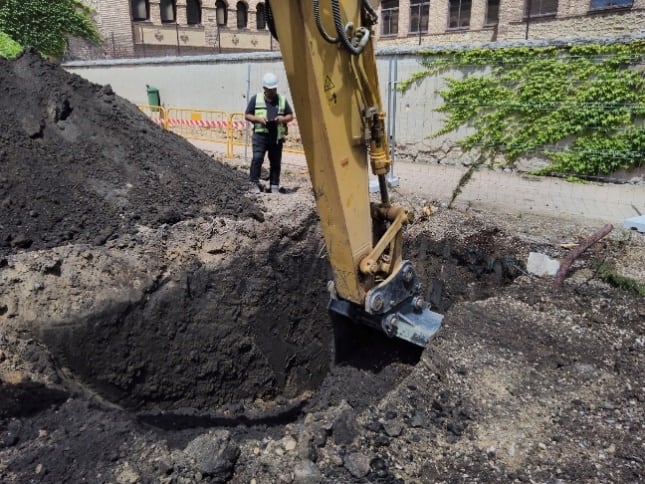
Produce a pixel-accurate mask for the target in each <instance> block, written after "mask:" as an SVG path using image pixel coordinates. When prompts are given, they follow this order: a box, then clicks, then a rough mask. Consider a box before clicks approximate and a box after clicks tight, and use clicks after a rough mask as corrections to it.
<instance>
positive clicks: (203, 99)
mask: <svg viewBox="0 0 645 484" xmlns="http://www.w3.org/2000/svg"><path fill="white" fill-rule="evenodd" d="M639 38H645V36H641V37H639ZM567 43H570V42H567ZM581 43H584V41H581ZM495 45H497V46H500V45H501V44H499V43H497V44H495ZM514 45H534V46H544V45H555V44H554V43H549V44H547V43H545V42H533V43H530V42H529V43H525V42H524V43H521V44H514ZM559 45H565V43H560V44H559ZM419 59H420V56H419V50H418V49H416V48H415V49H409V48H408V49H405V48H389V49H380V50H379V51H378V55H377V69H378V73H379V80H380V86H381V99H382V103H383V108H384V110H385V111H386V113H387V116H388V117H387V123H388V124H387V127H388V132H389V133H390V135H391V136H392V138H393V141H394V143H393V144H392V145H393V147H394V148H395V153H394V154H395V157H396V158H399V159H409V160H416V161H426V162H427V161H431V162H438V163H468V162H470V161H472V158H473V156H474V155H471V154H464V153H462V152H461V150H460V149H459V147H458V146H457V145H456V143H455V142H456V141H457V140H458V139H461V138H463V137H464V135H466V134H467V133H468V130H467V129H466V128H463V129H461V130H459V131H457V132H452V133H449V134H448V135H445V136H442V137H438V138H430V135H431V134H433V133H436V132H437V131H439V130H440V129H441V127H442V125H443V121H444V115H443V114H442V113H438V112H437V111H436V108H437V107H439V106H440V105H441V104H442V99H441V97H440V96H439V94H438V92H439V91H440V90H441V89H443V88H445V87H446V82H445V79H446V78H447V77H451V78H459V77H461V76H462V75H463V72H459V71H452V72H447V73H444V74H442V75H437V76H431V77H428V78H426V79H424V80H423V82H421V83H419V84H418V85H414V86H412V87H411V88H410V89H409V90H408V92H406V93H405V94H402V93H400V92H397V91H396V89H395V88H396V84H397V82H398V81H402V80H405V79H408V78H409V77H410V76H411V75H412V74H413V73H415V72H418V71H419V70H421V66H420V64H419ZM64 67H65V68H66V69H67V70H68V71H70V72H73V73H76V74H78V75H80V76H82V77H84V78H86V79H88V80H90V81H92V82H95V83H97V84H110V85H111V86H112V88H113V89H114V91H115V92H116V93H117V94H119V95H120V96H122V97H124V98H126V99H128V100H130V101H131V102H133V103H135V104H147V103H148V101H147V93H146V84H149V85H151V86H154V87H156V88H158V89H159V91H160V95H161V102H162V104H163V105H165V106H174V107H184V108H194V109H202V110H204V109H208V110H219V111H226V112H229V113H230V112H243V111H244V110H245V108H246V105H247V103H248V99H249V97H250V96H252V95H253V94H255V93H256V92H258V91H259V90H260V89H261V88H260V86H261V79H262V76H263V74H264V73H265V72H267V71H272V72H274V73H275V74H276V75H277V76H278V79H279V83H280V87H279V90H280V91H281V92H283V93H285V94H286V95H287V96H288V98H289V99H290V98H291V96H290V94H289V89H288V85H287V81H286V74H285V71H284V68H283V66H282V60H281V57H280V55H279V54H278V53H274V52H269V53H255V54H221V55H215V56H199V57H197V56H196V57H176V58H170V57H166V58H157V59H127V60H124V59H122V60H112V61H90V62H70V63H67V64H65V65H64ZM298 115H299V113H297V112H296V118H297V117H298ZM536 162H537V164H538V165H539V164H540V160H532V161H531V163H532V165H531V166H535V163H536Z"/></svg>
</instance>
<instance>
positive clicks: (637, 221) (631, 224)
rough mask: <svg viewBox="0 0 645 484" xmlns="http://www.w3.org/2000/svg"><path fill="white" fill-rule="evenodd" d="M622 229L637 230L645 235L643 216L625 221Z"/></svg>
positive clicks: (644, 218)
mask: <svg viewBox="0 0 645 484" xmlns="http://www.w3.org/2000/svg"><path fill="white" fill-rule="evenodd" d="M623 227H624V228H626V229H629V230H637V231H639V232H642V233H645V215H639V216H638V217H631V218H628V219H625V222H624V223H623Z"/></svg>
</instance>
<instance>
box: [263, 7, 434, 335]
mask: <svg viewBox="0 0 645 484" xmlns="http://www.w3.org/2000/svg"><path fill="white" fill-rule="evenodd" d="M265 7H266V18H267V24H268V27H269V30H270V32H271V34H272V35H273V37H274V38H275V39H276V40H277V41H278V43H279V45H280V50H281V53H282V61H283V64H284V67H285V71H286V74H287V80H288V83H289V89H290V91H291V96H292V101H293V106H294V109H295V112H296V115H297V116H298V125H299V128H300V134H301V138H302V144H303V147H304V151H305V157H306V160H307V166H308V171H309V176H310V178H311V183H312V186H313V193H314V197H315V200H316V205H317V210H318V214H319V216H320V223H321V228H322V231H323V235H324V239H325V245H326V248H327V253H328V257H329V262H330V264H331V267H332V271H333V281H330V282H329V284H328V290H329V293H330V302H329V306H328V308H329V312H330V315H331V316H332V320H333V321H334V323H335V325H336V327H338V325H345V324H352V323H355V324H358V325H366V326H369V327H371V328H374V329H377V330H379V331H382V332H384V333H385V334H386V335H387V336H389V337H392V338H399V339H401V340H404V341H407V342H409V343H412V344H414V345H417V346H420V347H425V346H426V345H427V344H428V342H429V341H430V340H431V338H432V337H433V336H434V335H435V334H436V333H437V331H438V330H439V329H440V327H441V322H442V318H443V317H442V315H440V314H438V313H436V312H434V311H431V310H430V307H429V305H428V304H427V303H426V302H425V301H424V299H423V297H422V296H421V295H420V289H421V284H420V282H419V280H418V277H417V275H416V272H415V270H414V268H413V266H412V264H411V262H410V261H408V260H404V259H403V227H404V226H405V225H406V224H408V223H410V222H411V221H412V220H411V218H412V216H411V214H410V213H409V212H408V211H407V210H405V209H404V208H402V207H397V206H394V205H393V204H391V203H390V197H389V193H388V183H387V179H386V175H387V174H388V173H389V172H390V168H391V165H392V161H391V154H390V147H389V140H388V135H387V133H386V127H385V113H384V111H383V108H382V103H381V97H380V91H379V82H378V74H377V69H376V57H375V49H374V26H375V25H376V24H377V21H378V15H377V10H376V7H374V6H373V5H372V4H371V3H370V1H369V0H325V1H324V2H321V1H320V0H267V1H266V4H265ZM370 169H371V172H372V173H373V174H374V176H375V177H376V178H377V179H378V192H379V195H380V201H378V202H376V201H374V202H371V201H370V188H369V185H370V183H369V178H370V176H369V170H370ZM374 198H378V196H377V197H374ZM337 340H338V338H337Z"/></svg>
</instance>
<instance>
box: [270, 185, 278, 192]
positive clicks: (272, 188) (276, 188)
mask: <svg viewBox="0 0 645 484" xmlns="http://www.w3.org/2000/svg"><path fill="white" fill-rule="evenodd" d="M271 193H280V186H279V185H271Z"/></svg>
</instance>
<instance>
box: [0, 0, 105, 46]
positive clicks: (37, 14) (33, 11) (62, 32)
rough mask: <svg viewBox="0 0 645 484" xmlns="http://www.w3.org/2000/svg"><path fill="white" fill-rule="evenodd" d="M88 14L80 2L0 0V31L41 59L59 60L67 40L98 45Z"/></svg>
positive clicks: (94, 28)
mask: <svg viewBox="0 0 645 484" xmlns="http://www.w3.org/2000/svg"><path fill="white" fill-rule="evenodd" d="M91 14H92V10H91V9H90V8H89V7H88V6H86V5H84V4H83V3H81V2H80V1H79V0H0V31H2V32H5V33H6V34H8V35H9V36H10V37H11V38H12V39H13V40H15V41H16V42H18V43H19V44H21V45H22V46H24V47H26V46H31V47H34V48H35V49H36V50H38V51H39V52H40V53H41V54H42V55H44V56H48V57H61V56H62V55H63V54H64V53H65V47H66V39H67V36H73V37H79V38H82V39H85V40H88V41H90V42H93V43H99V42H100V41H101V38H100V35H99V33H98V32H97V30H96V27H95V26H94V23H93V21H92V17H91Z"/></svg>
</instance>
